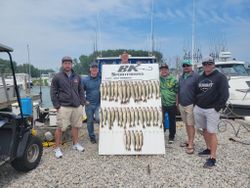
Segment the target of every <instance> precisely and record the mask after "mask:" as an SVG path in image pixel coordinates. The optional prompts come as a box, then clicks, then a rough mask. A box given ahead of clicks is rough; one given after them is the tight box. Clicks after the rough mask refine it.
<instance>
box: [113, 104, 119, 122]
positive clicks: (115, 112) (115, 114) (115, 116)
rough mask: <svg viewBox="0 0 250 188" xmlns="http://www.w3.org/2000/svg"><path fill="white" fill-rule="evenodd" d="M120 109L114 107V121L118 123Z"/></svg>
mask: <svg viewBox="0 0 250 188" xmlns="http://www.w3.org/2000/svg"><path fill="white" fill-rule="evenodd" d="M118 116H119V115H118V107H114V120H113V122H114V121H117V122H118Z"/></svg>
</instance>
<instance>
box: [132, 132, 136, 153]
mask: <svg viewBox="0 0 250 188" xmlns="http://www.w3.org/2000/svg"><path fill="white" fill-rule="evenodd" d="M131 137H132V143H133V145H134V151H136V137H135V131H133V130H132V134H131Z"/></svg>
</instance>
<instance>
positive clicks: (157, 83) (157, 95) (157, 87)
mask: <svg viewBox="0 0 250 188" xmlns="http://www.w3.org/2000/svg"><path fill="white" fill-rule="evenodd" d="M155 82H156V83H155V84H156V98H157V99H159V98H160V82H159V80H157V81H155Z"/></svg>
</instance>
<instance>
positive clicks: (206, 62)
mask: <svg viewBox="0 0 250 188" xmlns="http://www.w3.org/2000/svg"><path fill="white" fill-rule="evenodd" d="M204 64H214V58H212V57H211V56H208V57H206V58H204V59H203V60H202V65H204Z"/></svg>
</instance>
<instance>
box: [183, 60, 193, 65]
mask: <svg viewBox="0 0 250 188" xmlns="http://www.w3.org/2000/svg"><path fill="white" fill-rule="evenodd" d="M182 65H192V61H191V60H188V59H184V60H183V61H182Z"/></svg>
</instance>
